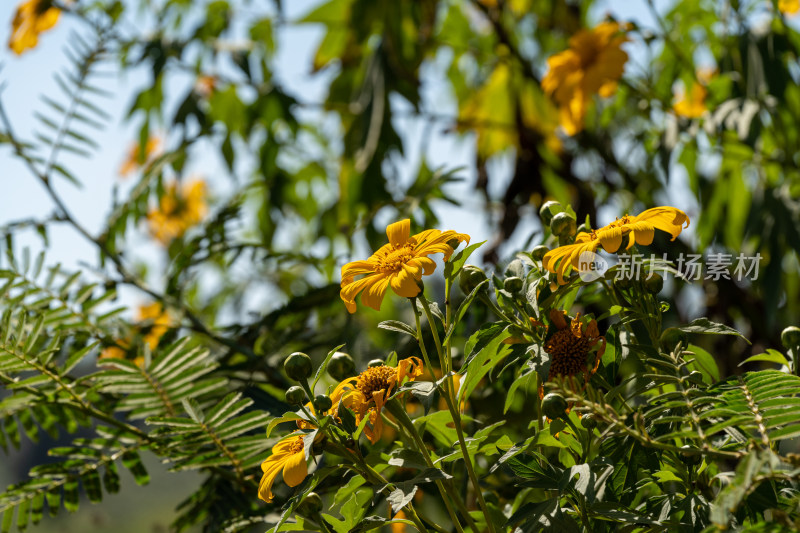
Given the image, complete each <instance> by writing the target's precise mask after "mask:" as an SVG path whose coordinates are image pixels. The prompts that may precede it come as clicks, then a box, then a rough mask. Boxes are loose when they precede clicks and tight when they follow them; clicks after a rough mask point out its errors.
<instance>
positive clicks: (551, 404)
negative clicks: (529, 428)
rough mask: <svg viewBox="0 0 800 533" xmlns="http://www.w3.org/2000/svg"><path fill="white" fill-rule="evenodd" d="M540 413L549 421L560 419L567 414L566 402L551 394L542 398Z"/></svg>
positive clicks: (557, 395) (562, 398)
mask: <svg viewBox="0 0 800 533" xmlns="http://www.w3.org/2000/svg"><path fill="white" fill-rule="evenodd" d="M542 412H543V413H544V416H546V417H547V418H550V419H551V420H555V419H556V418H561V417H562V416H564V415H565V414H566V413H567V400H565V399H564V397H563V396H561V395H560V394H556V393H554V392H551V393H550V394H547V395H545V397H544V398H542Z"/></svg>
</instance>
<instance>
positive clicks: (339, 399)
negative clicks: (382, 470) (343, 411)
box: [331, 357, 423, 444]
mask: <svg viewBox="0 0 800 533" xmlns="http://www.w3.org/2000/svg"><path fill="white" fill-rule="evenodd" d="M422 372H423V368H422V361H420V360H419V358H417V357H409V358H408V359H403V360H402V361H400V362H399V363H397V367H393V366H386V365H383V366H374V367H370V368H368V369H366V370H365V371H363V372H361V373H360V374H359V375H357V376H355V377H352V378H347V379H345V380H344V381H342V382H341V383H339V384H338V385H337V386H336V388H335V389H334V390H333V393H331V401H332V402H333V407H332V409H331V411H332V412H333V414H334V416H337V417H338V409H339V405H340V404H341V405H344V406H345V407H347V408H349V409H350V410H352V411H353V413H354V414H355V417H356V424H360V423H361V421H362V420H363V419H364V417H367V418H368V419H369V420H368V422H367V425H366V426H364V434H365V435H366V436H367V438H368V439H369V441H370V442H371V443H372V444H375V443H376V442H378V440H379V439H380V438H381V432H382V431H383V421H382V420H381V409H383V406H384V405H386V402H387V400H388V399H389V397H390V396H391V395H392V393H393V392H395V390H396V389H397V387H399V386H400V384H401V383H402V382H403V380H404V379H405V378H408V379H409V380H410V381H414V380H415V379H416V378H418V377H419V376H421V375H422Z"/></svg>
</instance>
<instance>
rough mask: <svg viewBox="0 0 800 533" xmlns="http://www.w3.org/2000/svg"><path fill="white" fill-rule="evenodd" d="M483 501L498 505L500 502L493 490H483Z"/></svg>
mask: <svg viewBox="0 0 800 533" xmlns="http://www.w3.org/2000/svg"><path fill="white" fill-rule="evenodd" d="M483 501H485V502H486V503H488V504H489V505H494V506H498V505H499V504H500V500H499V499H498V497H497V494H495V492H494V491H493V490H486V491H483Z"/></svg>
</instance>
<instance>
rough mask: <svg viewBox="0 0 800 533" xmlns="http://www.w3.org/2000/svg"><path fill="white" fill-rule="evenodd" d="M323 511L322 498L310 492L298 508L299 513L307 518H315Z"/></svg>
mask: <svg viewBox="0 0 800 533" xmlns="http://www.w3.org/2000/svg"><path fill="white" fill-rule="evenodd" d="M321 510H322V498H320V497H319V494H317V493H316V492H309V493H308V494H307V495H306V497H305V498H303V501H302V502H300V505H298V506H297V511H298V512H299V513H301V514H304V515H306V516H313V515H316V514H317V513H319V512H320V511H321Z"/></svg>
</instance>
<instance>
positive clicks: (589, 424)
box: [581, 414, 597, 430]
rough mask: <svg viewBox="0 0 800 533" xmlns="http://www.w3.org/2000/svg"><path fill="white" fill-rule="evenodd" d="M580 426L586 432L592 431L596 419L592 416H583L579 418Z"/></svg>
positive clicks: (595, 425)
mask: <svg viewBox="0 0 800 533" xmlns="http://www.w3.org/2000/svg"><path fill="white" fill-rule="evenodd" d="M581 426H583V427H585V428H586V429H588V430H592V429H594V428H596V427H597V418H596V417H595V416H594V415H592V414H586V415H583V416H582V417H581Z"/></svg>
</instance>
